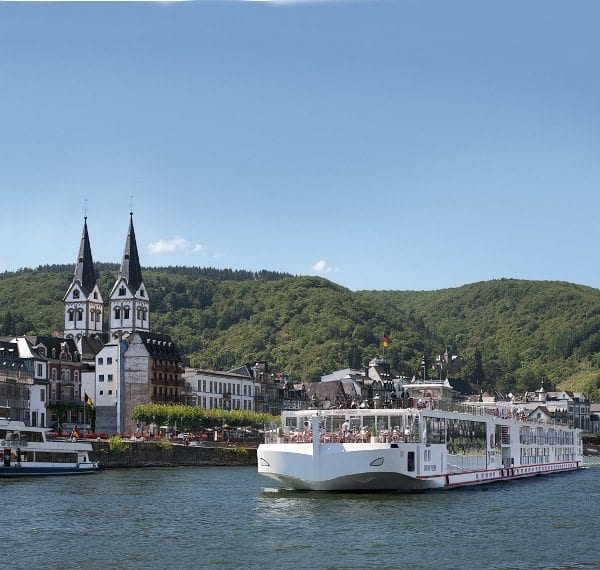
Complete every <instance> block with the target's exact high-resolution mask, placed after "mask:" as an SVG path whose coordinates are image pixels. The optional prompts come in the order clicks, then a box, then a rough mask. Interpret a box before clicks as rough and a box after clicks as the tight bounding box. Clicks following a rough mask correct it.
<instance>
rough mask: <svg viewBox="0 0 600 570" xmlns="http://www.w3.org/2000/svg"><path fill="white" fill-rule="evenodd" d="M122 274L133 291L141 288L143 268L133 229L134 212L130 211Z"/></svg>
mask: <svg viewBox="0 0 600 570" xmlns="http://www.w3.org/2000/svg"><path fill="white" fill-rule="evenodd" d="M120 274H121V277H123V278H124V279H125V280H126V281H127V285H128V286H129V288H130V289H131V291H132V292H133V293H135V292H136V291H137V290H138V289H139V288H140V285H141V284H142V268H141V266H140V257H139V255H138V249H137V243H136V241H135V231H134V229H133V212H129V231H128V232H127V241H126V242H125V251H124V252H123V261H122V262H121V271H120Z"/></svg>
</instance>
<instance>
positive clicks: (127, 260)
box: [110, 212, 150, 338]
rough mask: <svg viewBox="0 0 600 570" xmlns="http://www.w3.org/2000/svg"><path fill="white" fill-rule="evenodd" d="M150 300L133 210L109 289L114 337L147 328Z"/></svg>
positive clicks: (111, 324)
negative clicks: (123, 248) (110, 288)
mask: <svg viewBox="0 0 600 570" xmlns="http://www.w3.org/2000/svg"><path fill="white" fill-rule="evenodd" d="M149 312H150V300H149V299H148V295H147V293H146V288H145V287H144V282H143V279H142V268H141V265H140V257H139V255H138V249H137V243H136V240H135V231H134V229H133V212H130V214H129V230H128V232H127V240H126V241H125V251H124V252H123V260H122V261H121V268H120V270H119V274H118V275H117V280H116V281H115V284H114V286H113V288H112V291H111V292H110V333H111V336H112V337H113V338H116V337H119V336H121V335H122V334H125V333H130V332H133V331H135V330H138V331H146V332H147V331H149V329H150V322H149V316H150V315H149Z"/></svg>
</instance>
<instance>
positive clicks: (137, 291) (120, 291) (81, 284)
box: [63, 212, 150, 343]
mask: <svg viewBox="0 0 600 570" xmlns="http://www.w3.org/2000/svg"><path fill="white" fill-rule="evenodd" d="M63 301H64V310H65V326H64V337H65V338H72V339H74V340H75V341H76V342H78V343H79V341H80V340H81V339H82V337H93V336H104V333H105V332H106V331H105V330H104V326H103V322H104V299H103V298H102V294H101V293H100V288H99V287H98V283H97V282H96V273H95V270H94V261H93V259H92V248H91V246H90V239H89V235H88V229H87V216H86V217H85V218H84V222H83V235H82V236H81V245H80V247H79V256H78V258H77V263H76V265H75V274H74V276H73V281H72V282H71V285H70V286H69V288H68V289H67V292H66V294H65V296H64V298H63ZM108 310H109V312H110V318H109V319H108V325H109V331H108V333H109V338H110V339H111V340H112V339H117V338H121V337H122V336H123V335H126V334H129V333H132V332H134V331H140V332H149V330H150V320H149V319H150V300H149V298H148V293H147V291H146V287H145V286H144V282H143V280H142V268H141V266H140V258H139V255H138V249H137V243H136V241H135V232H134V229H133V212H131V213H130V215H129V230H128V232H127V240H126V242H125V251H124V252H123V260H122V261H121V267H120V269H119V273H118V275H117V279H116V281H115V284H114V285H113V287H112V289H111V291H110V295H109V299H108Z"/></svg>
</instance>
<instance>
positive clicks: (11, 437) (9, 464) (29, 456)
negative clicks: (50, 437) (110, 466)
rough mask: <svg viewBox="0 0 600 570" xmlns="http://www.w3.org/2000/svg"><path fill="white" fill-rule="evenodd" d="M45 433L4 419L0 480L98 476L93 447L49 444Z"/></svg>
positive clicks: (0, 427) (0, 425)
mask: <svg viewBox="0 0 600 570" xmlns="http://www.w3.org/2000/svg"><path fill="white" fill-rule="evenodd" d="M44 431H45V430H42V429H40V428H30V427H26V426H25V425H24V424H22V422H15V421H12V422H11V421H10V420H8V421H7V420H1V419H0V454H1V455H0V476H17V475H47V474H61V473H64V474H67V473H84V472H94V471H96V470H97V469H98V464H97V463H96V462H92V461H90V459H89V451H91V449H92V446H91V444H89V443H81V442H78V443H73V442H68V441H47V440H46V439H45V434H44Z"/></svg>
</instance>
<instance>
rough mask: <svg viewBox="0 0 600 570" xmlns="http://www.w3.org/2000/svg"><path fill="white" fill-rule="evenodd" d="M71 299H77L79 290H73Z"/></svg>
mask: <svg viewBox="0 0 600 570" xmlns="http://www.w3.org/2000/svg"><path fill="white" fill-rule="evenodd" d="M73 299H79V289H73Z"/></svg>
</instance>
